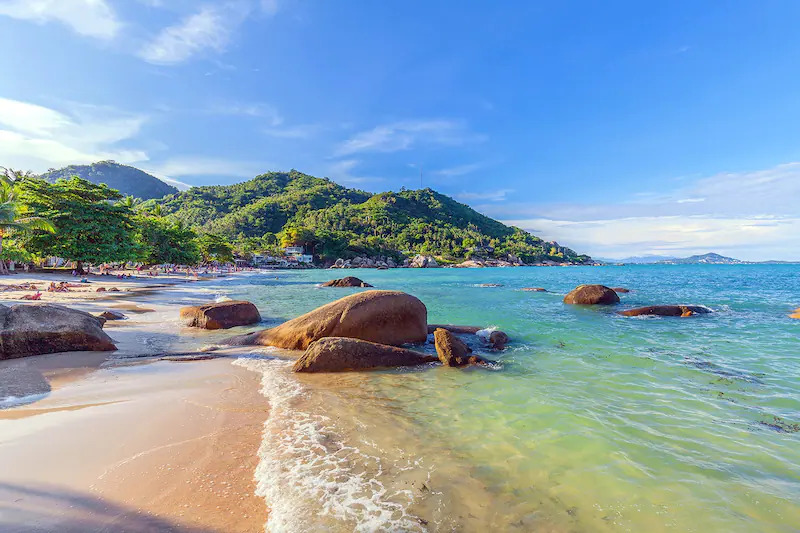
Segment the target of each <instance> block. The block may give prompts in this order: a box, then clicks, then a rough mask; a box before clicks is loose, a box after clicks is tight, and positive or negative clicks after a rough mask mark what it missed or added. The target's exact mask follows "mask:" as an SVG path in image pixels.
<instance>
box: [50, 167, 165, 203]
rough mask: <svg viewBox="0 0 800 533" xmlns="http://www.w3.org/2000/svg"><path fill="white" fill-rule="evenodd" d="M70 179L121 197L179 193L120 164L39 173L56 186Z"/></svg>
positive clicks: (151, 177) (157, 196) (143, 173)
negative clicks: (57, 183) (92, 185)
mask: <svg viewBox="0 0 800 533" xmlns="http://www.w3.org/2000/svg"><path fill="white" fill-rule="evenodd" d="M72 176H78V177H80V178H83V179H85V180H87V181H90V182H92V183H95V184H98V185H99V184H100V183H105V184H106V185H108V186H109V187H111V188H112V189H116V190H118V191H119V192H120V193H122V194H123V195H131V196H135V197H136V198H142V199H144V200H148V199H151V198H161V197H163V196H165V195H167V194H174V193H176V192H178V189H176V188H175V187H173V186H172V185H167V184H166V183H164V182H163V181H161V180H160V179H158V178H156V177H154V176H151V175H150V174H148V173H147V172H144V171H143V170H139V169H138V168H134V167H130V166H127V165H120V164H119V163H115V162H114V161H98V162H97V163H93V164H91V165H70V166H68V167H64V168H61V169H58V170H55V169H51V170H49V171H47V172H45V173H44V174H42V175H41V178H42V179H45V180H47V181H49V182H50V183H55V182H56V180H58V179H61V178H64V179H70V178H71V177H72Z"/></svg>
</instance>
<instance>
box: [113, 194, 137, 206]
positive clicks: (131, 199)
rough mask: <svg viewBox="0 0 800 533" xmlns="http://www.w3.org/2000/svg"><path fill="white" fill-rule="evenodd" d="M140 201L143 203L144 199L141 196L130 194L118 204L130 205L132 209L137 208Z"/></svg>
mask: <svg viewBox="0 0 800 533" xmlns="http://www.w3.org/2000/svg"><path fill="white" fill-rule="evenodd" d="M140 203H142V200H141V199H140V198H136V197H134V196H131V195H130V194H129V195H128V196H126V197H124V198H123V199H122V200H120V201H119V202H117V204H118V205H124V206H125V207H128V208H130V209H136V207H137V206H138V205H139V204H140Z"/></svg>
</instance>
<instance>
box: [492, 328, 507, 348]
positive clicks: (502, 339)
mask: <svg viewBox="0 0 800 533" xmlns="http://www.w3.org/2000/svg"><path fill="white" fill-rule="evenodd" d="M508 341H509V338H508V335H506V334H505V333H504V332H502V331H499V330H495V331H493V332H491V333H490V334H489V346H491V347H492V348H494V349H495V350H503V349H505V347H506V344H508Z"/></svg>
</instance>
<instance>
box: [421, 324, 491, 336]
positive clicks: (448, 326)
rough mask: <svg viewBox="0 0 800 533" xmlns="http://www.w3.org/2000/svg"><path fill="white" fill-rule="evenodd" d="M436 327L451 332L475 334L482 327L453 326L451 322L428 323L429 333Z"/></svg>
mask: <svg viewBox="0 0 800 533" xmlns="http://www.w3.org/2000/svg"><path fill="white" fill-rule="evenodd" d="M437 329H446V330H447V331H450V332H452V333H462V334H463V333H469V334H472V335H475V334H476V333H478V332H479V331H480V330H482V329H483V328H479V327H478V326H455V325H453V324H428V334H429V335H430V334H431V333H433V332H434V331H436V330H437Z"/></svg>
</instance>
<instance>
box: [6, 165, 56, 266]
mask: <svg viewBox="0 0 800 533" xmlns="http://www.w3.org/2000/svg"><path fill="white" fill-rule="evenodd" d="M29 178H30V176H29V175H27V174H23V173H21V172H16V171H13V170H11V169H6V168H4V169H3V172H2V174H0V258H2V259H10V260H13V261H30V260H31V259H32V258H33V257H32V254H31V253H30V252H29V251H27V250H25V249H23V248H21V247H20V246H19V245H18V244H17V243H16V242H8V241H5V242H4V239H5V237H6V236H7V235H8V236H13V235H15V234H17V235H18V236H20V237H22V236H24V235H25V234H26V233H30V232H32V231H37V230H38V231H42V232H46V233H52V232H53V231H55V228H54V227H53V224H52V223H51V222H50V221H49V220H46V219H44V218H42V217H40V216H37V215H36V214H35V213H32V212H30V210H29V212H28V213H25V214H22V211H23V205H22V202H21V201H20V200H19V198H18V191H17V189H18V187H19V185H20V184H21V183H22V182H23V181H25V180H26V179H29ZM0 272H5V264H2V265H0Z"/></svg>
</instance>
